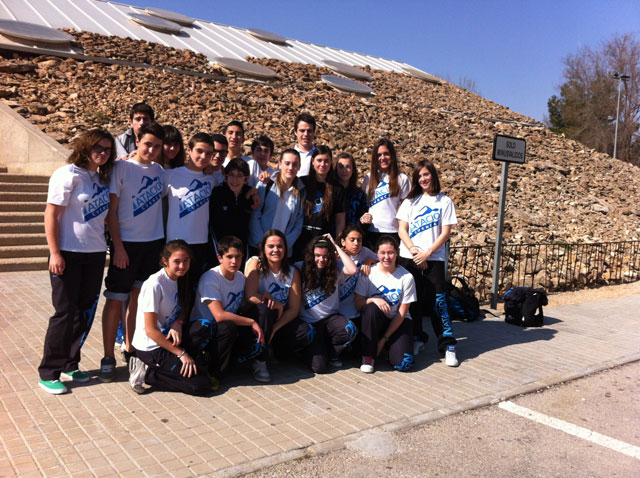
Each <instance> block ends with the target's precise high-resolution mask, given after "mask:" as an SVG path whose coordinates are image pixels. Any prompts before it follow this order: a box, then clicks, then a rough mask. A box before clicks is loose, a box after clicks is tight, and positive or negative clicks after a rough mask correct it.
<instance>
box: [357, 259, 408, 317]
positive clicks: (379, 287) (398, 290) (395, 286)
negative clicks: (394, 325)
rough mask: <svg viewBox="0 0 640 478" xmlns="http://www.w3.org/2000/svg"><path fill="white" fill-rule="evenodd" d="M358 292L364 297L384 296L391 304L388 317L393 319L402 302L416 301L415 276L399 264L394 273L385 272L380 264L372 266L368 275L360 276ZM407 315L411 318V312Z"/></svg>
mask: <svg viewBox="0 0 640 478" xmlns="http://www.w3.org/2000/svg"><path fill="white" fill-rule="evenodd" d="M356 294H358V295H361V296H363V297H367V298H370V297H382V298H383V299H384V300H385V301H386V302H387V304H389V305H390V306H391V312H390V313H389V314H387V317H388V318H390V319H392V318H393V317H394V316H395V315H396V314H397V313H398V309H399V308H400V304H411V303H412V302H416V301H417V300H418V299H417V296H416V284H415V281H414V280H413V276H412V275H411V274H410V273H409V272H408V271H407V270H406V269H405V268H404V267H401V266H397V267H396V270H395V271H394V272H393V273H392V274H385V273H384V272H382V271H381V269H380V264H375V265H373V266H371V272H370V273H369V276H368V277H365V276H360V278H359V279H358V284H357V285H356ZM406 317H408V318H411V316H410V315H409V312H407V315H406Z"/></svg>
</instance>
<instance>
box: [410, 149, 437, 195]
mask: <svg viewBox="0 0 640 478" xmlns="http://www.w3.org/2000/svg"><path fill="white" fill-rule="evenodd" d="M422 168H427V171H429V173H431V184H429V189H428V190H427V193H428V194H429V195H431V196H435V195H436V194H438V193H439V192H440V177H439V176H438V171H437V170H436V167H435V165H434V164H433V163H432V162H431V161H429V160H428V159H423V160H422V161H419V162H418V163H417V164H416V165H415V166H414V167H413V174H412V175H411V191H409V195H408V196H407V198H409V199H413V198H415V197H418V196H420V195H421V194H422V186H420V171H421V170H422Z"/></svg>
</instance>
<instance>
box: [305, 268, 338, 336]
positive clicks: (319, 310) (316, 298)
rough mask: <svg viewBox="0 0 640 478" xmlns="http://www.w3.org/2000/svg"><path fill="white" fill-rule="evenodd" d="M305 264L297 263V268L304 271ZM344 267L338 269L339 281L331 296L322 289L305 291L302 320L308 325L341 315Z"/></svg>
mask: <svg viewBox="0 0 640 478" xmlns="http://www.w3.org/2000/svg"><path fill="white" fill-rule="evenodd" d="M302 265H303V262H302V261H299V262H296V264H295V266H296V268H297V269H298V270H300V271H302ZM344 278H345V275H344V272H343V271H342V267H338V281H337V283H336V287H335V288H334V289H333V292H332V293H331V294H329V295H327V293H326V292H325V291H323V290H322V289H321V288H318V289H314V290H309V289H303V291H302V300H301V301H300V318H301V319H302V320H304V321H305V322H306V323H308V324H313V323H314V322H317V321H319V320H322V319H326V318H327V317H329V316H330V315H333V314H339V313H340V293H339V287H338V285H339V284H340V282H344Z"/></svg>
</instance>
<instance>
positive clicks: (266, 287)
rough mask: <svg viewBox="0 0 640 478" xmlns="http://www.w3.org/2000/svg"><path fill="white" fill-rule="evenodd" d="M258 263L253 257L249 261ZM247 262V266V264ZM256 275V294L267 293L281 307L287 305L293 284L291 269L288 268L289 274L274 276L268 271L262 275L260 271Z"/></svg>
mask: <svg viewBox="0 0 640 478" xmlns="http://www.w3.org/2000/svg"><path fill="white" fill-rule="evenodd" d="M252 260H256V261H259V260H260V259H258V257H257V256H253V257H252V258H251V259H249V261H252ZM249 261H247V264H248V263H249ZM256 272H257V273H258V293H259V294H262V293H263V292H268V293H269V294H271V296H272V297H273V298H274V299H275V300H277V301H278V302H280V303H281V304H282V305H287V302H288V301H289V291H290V290H291V284H292V283H293V267H291V266H290V267H289V274H288V275H285V274H283V273H279V274H276V273H274V272H271V270H268V271H267V273H266V274H264V273H263V272H262V271H261V270H259V269H258V270H256Z"/></svg>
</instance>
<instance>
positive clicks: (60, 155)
mask: <svg viewBox="0 0 640 478" xmlns="http://www.w3.org/2000/svg"><path fill="white" fill-rule="evenodd" d="M70 154H71V151H69V150H68V149H67V148H65V147H64V146H62V145H61V144H60V143H58V142H57V141H55V140H54V139H52V138H50V137H49V136H47V135H46V134H45V133H43V132H42V131H40V129H39V128H38V127H37V126H34V125H33V124H31V123H30V122H29V121H28V120H26V119H24V118H23V117H22V116H20V115H19V114H18V113H16V112H15V111H13V110H12V109H11V108H10V107H9V106H7V105H6V104H5V103H4V102H2V101H0V167H6V168H7V169H8V172H9V173H12V174H33V175H37V176H50V175H51V173H52V172H53V171H55V170H56V169H58V168H59V167H60V166H62V165H63V164H64V163H65V162H66V160H67V158H68V157H69V155H70Z"/></svg>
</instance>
